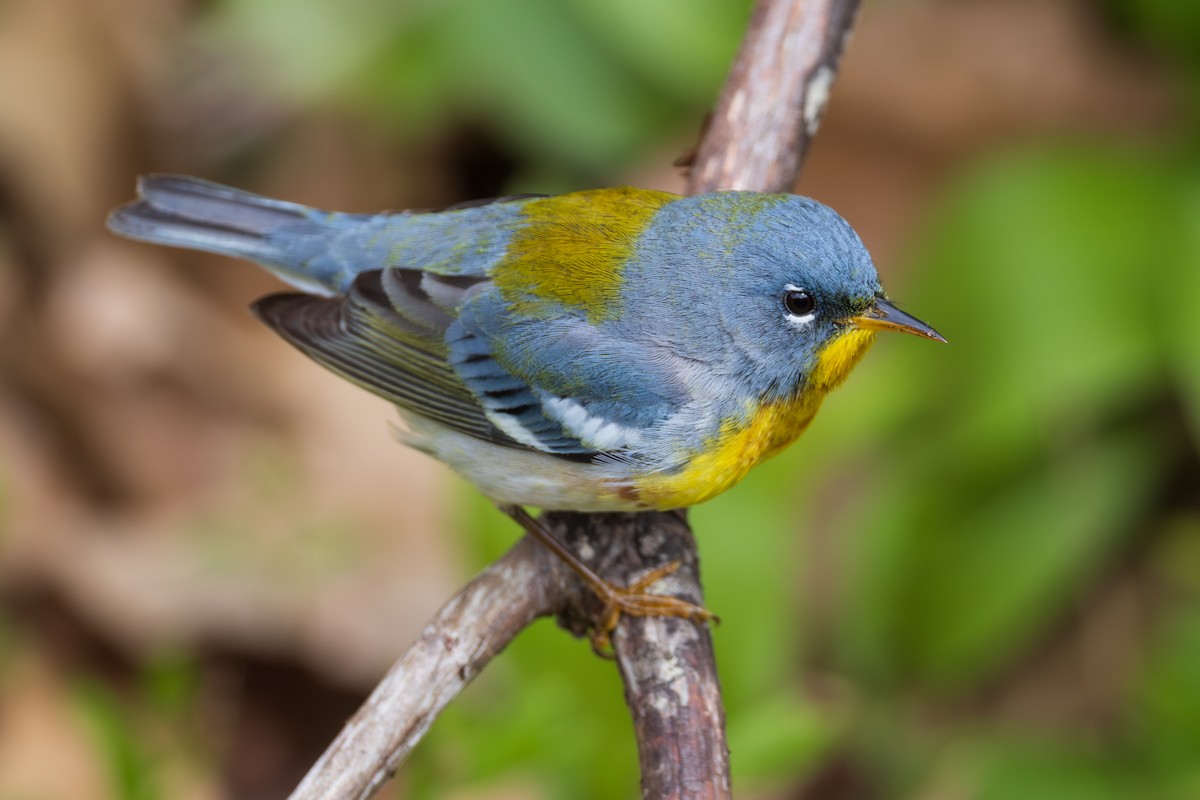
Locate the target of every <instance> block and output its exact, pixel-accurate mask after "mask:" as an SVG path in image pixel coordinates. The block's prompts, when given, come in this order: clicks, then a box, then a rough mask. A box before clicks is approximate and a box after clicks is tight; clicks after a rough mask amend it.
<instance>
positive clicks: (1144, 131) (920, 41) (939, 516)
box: [0, 0, 1200, 800]
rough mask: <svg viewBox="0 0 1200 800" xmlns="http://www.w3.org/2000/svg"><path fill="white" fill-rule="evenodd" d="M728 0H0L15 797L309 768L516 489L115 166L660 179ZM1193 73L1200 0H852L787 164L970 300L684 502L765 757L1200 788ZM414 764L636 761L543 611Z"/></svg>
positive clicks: (810, 770)
mask: <svg viewBox="0 0 1200 800" xmlns="http://www.w3.org/2000/svg"><path fill="white" fill-rule="evenodd" d="M747 15H748V4H747V2H745V0H740V1H739V2H732V3H731V2H728V0H657V1H656V2H650V3H647V2H642V0H506V2H488V1H487V0H475V1H471V0H440V1H439V0H341V1H340V2H336V3H334V2H329V1H328V0H206V1H203V2H202V1H201V0H193V1H191V2H188V1H187V0H0V798H2V799H3V800H57V798H120V799H122V800H149V799H150V798H167V797H170V798H185V799H187V800H191V799H193V798H194V799H196V800H201V799H205V800H206V799H207V798H270V797H280V796H283V795H284V794H285V793H286V792H287V791H288V790H289V789H290V788H291V787H292V785H293V784H294V782H295V781H296V780H297V779H298V778H299V776H300V775H301V774H303V772H304V770H305V768H306V767H307V765H308V764H309V763H310V762H311V761H312V759H313V758H315V756H316V755H317V754H318V753H319V752H320V750H321V749H322V747H323V746H324V745H325V743H327V742H328V741H329V740H330V739H331V737H332V736H333V735H334V734H335V733H336V731H337V729H338V727H339V726H340V723H341V722H342V720H343V719H344V718H345V717H346V716H347V715H348V714H350V713H351V712H352V711H353V709H354V708H355V707H356V706H357V705H358V703H359V702H360V701H361V699H362V698H363V697H364V696H365V694H366V693H367V692H368V691H369V689H370V687H371V686H372V684H373V682H374V681H375V680H376V679H377V678H378V676H379V675H380V674H381V673H382V672H383V671H384V670H385V669H386V667H387V666H388V665H389V664H390V662H391V660H392V659H393V658H394V657H395V656H396V655H397V654H398V653H399V652H401V650H402V649H403V648H404V647H405V645H406V643H407V642H408V641H409V640H410V639H411V637H412V636H413V635H414V633H415V632H416V631H417V630H418V629H419V627H420V625H421V624H422V621H423V620H424V619H425V618H426V617H427V616H428V615H429V614H430V613H431V612H432V611H433V610H434V609H435V608H436V607H437V606H438V605H440V603H441V602H442V601H443V600H444V599H445V598H447V597H448V596H449V595H450V594H451V593H452V592H453V591H454V590H455V588H456V586H457V585H459V584H460V583H462V582H463V581H464V580H466V579H467V578H468V577H469V576H470V575H472V574H473V573H474V572H475V571H477V570H479V569H480V568H482V567H483V566H484V565H485V564H487V563H488V562H489V560H490V559H492V558H494V557H495V556H496V555H498V554H499V553H500V552H502V551H503V550H504V549H505V548H506V547H508V546H509V545H510V544H511V543H512V542H513V541H514V540H515V539H516V536H517V532H516V531H515V529H514V527H513V526H512V525H511V524H510V523H508V522H507V521H506V520H504V519H503V518H501V517H499V516H498V515H497V514H496V513H495V512H493V511H492V510H490V509H489V508H488V507H487V505H486V503H484V502H483V501H481V500H480V499H478V498H477V497H476V496H475V495H474V493H473V492H472V491H471V490H470V489H469V488H468V487H465V486H464V485H462V484H461V483H460V482H458V481H457V480H456V479H455V478H453V476H451V475H449V474H448V473H447V472H446V471H445V470H444V469H442V468H441V467H439V466H438V465H436V464H433V463H431V462H430V461H428V460H427V459H425V458H424V457H422V456H420V455H417V454H414V453H411V452H408V451H406V450H405V449H403V448H402V447H400V446H399V445H397V444H396V443H394V442H393V441H392V437H391V435H390V433H389V427H388V426H389V424H391V423H392V422H393V421H394V419H395V418H394V414H393V413H392V412H391V410H390V409H389V408H387V407H386V405H385V404H384V403H383V402H381V401H379V400H377V399H375V398H373V397H371V396H369V395H367V394H366V393H363V392H361V391H360V390H358V389H355V388H354V387H351V386H349V385H347V384H344V383H342V382H340V381H339V380H338V379H337V378H335V377H333V376H332V375H330V374H328V373H326V372H324V371H323V370H322V369H320V368H319V367H317V366H315V365H313V364H311V363H310V362H308V361H306V360H305V359H304V358H303V357H301V356H300V355H299V354H297V353H295V352H294V351H292V350H290V349H289V348H288V347H287V346H286V345H284V344H283V343H282V342H280V341H278V340H276V339H274V338H273V336H272V335H271V334H270V333H269V332H268V331H266V330H265V329H264V328H262V327H261V326H259V325H258V324H257V323H255V322H254V320H253V319H251V317H250V316H249V314H248V313H247V312H246V305H247V304H248V303H249V302H250V301H251V300H252V299H254V298H256V297H258V296H260V295H262V294H265V293H267V292H270V291H272V290H275V289H277V288H279V287H278V285H277V284H275V283H274V282H273V281H272V279H270V278H269V277H268V276H266V275H265V274H263V273H261V272H259V271H256V270H255V269H253V268H252V267H250V266H249V265H245V264H238V263H234V262H230V261H225V260H222V259H219V258H215V257H208V256H203V255H198V254H191V253H183V252H174V251H167V250H164V249H156V248H152V247H148V246H142V245H138V244H134V243H130V242H124V241H119V240H116V239H115V238H113V237H112V236H110V235H108V234H107V233H106V232H105V231H104V229H103V227H102V222H103V218H104V214H105V213H106V211H107V210H108V209H109V208H110V207H112V206H113V205H115V204H116V203H118V202H121V201H123V200H126V199H128V198H129V197H130V196H131V194H132V190H133V180H134V176H135V175H136V174H138V173H142V172H147V171H178V172H186V173H191V174H196V175H201V176H204V177H207V178H210V179H214V180H219V181H224V182H228V183H233V184H237V185H239V186H242V187H245V188H249V189H252V190H256V191H259V192H263V193H266V194H271V195H276V196H282V197H286V198H288V199H293V200H299V201H304V202H308V203H312V204H317V205H322V206H325V207H333V208H339V209H344V210H364V211H365V210H376V209H379V208H406V207H438V206H442V205H446V204H449V203H453V202H456V201H461V200H466V199H471V198H476V197H484V196H491V195H496V194H502V193H507V192H515V191H542V192H557V191H564V190H570V189H575V188H582V187H588V186H597V185H612V184H618V183H623V182H628V183H633V184H637V185H642V186H647V187H654V188H663V189H680V188H681V187H682V182H683V181H682V175H681V172H680V170H679V169H677V168H674V167H672V166H671V163H672V161H674V160H675V159H676V157H677V156H679V155H681V154H682V153H684V152H686V151H687V150H688V149H689V148H690V147H691V146H692V145H693V144H694V142H695V141H696V137H697V132H698V129H699V127H700V124H701V120H702V118H703V115H704V113H705V112H706V110H707V109H708V108H709V107H710V105H711V103H712V101H713V100H714V98H715V96H716V94H717V91H718V89H719V86H720V82H721V80H722V78H723V76H724V73H725V70H726V69H727V66H728V64H729V62H730V59H731V58H732V56H733V53H734V52H735V49H736V47H737V43H738V39H739V37H740V35H741V31H742V28H743V26H744V24H745V20H746V18H747ZM1198 100H1200V4H1197V3H1195V2H1192V1H1191V0H1105V1H1104V2H1098V1H1093V2H1085V0H874V2H872V1H871V0H868V2H866V4H865V9H864V13H863V15H862V18H861V22H860V26H859V28H858V31H857V33H856V35H855V36H854V38H853V40H852V42H851V45H850V48H849V50H848V52H847V54H846V57H845V59H844V61H843V71H842V74H841V76H840V77H839V79H838V81H837V84H836V86H835V89H834V93H833V99H832V103H831V105H830V108H829V112H828V116H827V120H826V124H825V126H824V128H823V130H822V131H821V134H820V136H819V137H818V139H817V142H816V145H815V146H814V148H813V149H812V152H811V155H810V158H809V160H808V165H807V167H806V170H805V173H804V176H803V179H802V181H801V183H800V185H799V187H798V188H799V190H800V191H802V192H804V193H808V194H812V195H814V196H816V197H818V198H820V199H822V200H824V201H826V202H828V203H830V204H832V205H833V206H834V207H836V208H838V209H839V210H840V211H842V212H843V214H844V215H845V216H847V217H848V218H849V219H850V220H851V221H852V223H853V224H854V225H855V226H856V227H857V228H858V230H859V231H860V232H861V234H862V236H863V238H864V239H865V240H866V242H867V244H868V245H869V246H870V247H871V249H872V251H873V253H874V254H875V256H876V260H877V262H878V264H879V267H880V271H881V273H882V275H883V277H884V280H885V282H886V283H887V285H888V286H889V288H890V291H891V293H892V295H893V297H895V298H898V299H899V300H900V301H901V302H902V303H904V305H905V306H906V307H907V308H909V309H911V310H912V311H913V312H914V313H917V314H918V315H919V316H921V317H923V318H926V319H928V320H930V321H931V322H932V323H934V324H935V325H936V326H937V327H938V328H939V329H940V330H941V331H942V332H943V333H945V334H946V335H947V337H948V338H949V339H950V341H951V344H950V345H949V346H941V347H938V346H933V345H932V344H929V343H923V342H920V341H917V340H913V339H904V340H901V338H900V337H895V338H887V337H885V339H884V340H883V341H881V342H880V343H879V344H878V345H877V346H876V348H875V350H874V351H873V352H872V353H871V355H870V356H869V357H868V358H867V360H866V362H865V363H864V364H863V366H861V367H860V368H859V370H858V371H857V372H856V374H855V375H854V376H853V377H852V378H851V380H850V381H849V382H848V383H847V385H846V386H845V387H844V388H842V389H841V390H839V392H838V393H837V395H835V396H834V397H833V398H832V400H831V402H830V403H828V404H827V408H826V410H825V411H824V412H823V414H822V415H821V417H819V418H818V421H817V423H816V424H815V426H814V427H813V429H812V430H811V431H810V432H809V433H808V434H807V436H806V437H805V439H804V440H803V441H802V443H801V444H800V445H798V446H796V447H794V448H792V449H791V450H790V451H789V452H787V453H786V454H784V455H782V456H780V457H779V458H778V459H777V460H775V461H773V462H772V463H770V464H769V465H766V466H764V467H762V468H760V469H759V470H757V471H756V473H755V474H753V475H752V476H751V478H750V479H748V480H747V481H746V482H745V483H744V484H743V485H742V486H740V487H738V488H737V489H735V490H734V491H731V492H729V493H728V494H727V495H725V496H723V497H721V498H719V499H718V500H716V501H714V502H712V503H710V504H708V505H706V506H704V507H701V508H698V509H696V510H695V512H694V514H693V517H692V519H693V522H694V525H695V528H696V530H697V534H698V537H699V539H700V542H701V552H702V556H703V559H704V561H703V564H704V568H705V569H704V572H705V579H706V584H707V588H708V602H709V605H710V606H711V607H712V608H713V609H715V610H716V611H718V612H719V613H720V614H721V616H722V618H723V619H724V624H722V625H721V626H720V627H718V628H716V629H715V631H714V637H715V640H716V647H717V652H718V657H719V660H720V664H721V670H722V675H723V680H724V687H725V691H726V698H727V702H728V712H729V735H730V743H731V747H732V750H733V769H734V776H735V782H736V787H737V789H738V793H739V796H741V797H747V798H795V799H797V800H801V799H804V800H817V799H818V798H820V800H872V799H874V798H880V799H884V798H923V799H925V800H959V799H960V798H961V799H962V800H974V799H976V798H977V799H979V800H1018V799H1019V800H1031V799H1032V800H1036V799H1037V798H1053V799H1054V800H1101V799H1102V798H1104V799H1106V798H1113V799H1114V800H1116V799H1118V798H1120V799H1124V798H1133V797H1136V798H1164V799H1167V798H1171V799H1178V800H1185V799H1188V798H1191V799H1194V798H1197V797H1200V603H1198V599H1200V459H1198V454H1200V310H1198V303H1200V145H1198V144H1197V143H1198V142H1200V138H1198V134H1200V102H1198ZM699 288H702V287H699ZM697 289H698V287H690V286H689V287H681V290H680V299H681V309H680V312H681V313H686V303H687V300H686V298H687V297H688V295H689V294H690V293H691V292H693V291H696V290H697ZM387 792H388V794H385V796H391V797H397V798H435V797H436V798H455V799H456V800H464V799H466V798H484V797H487V798H496V797H499V798H514V799H516V798H585V799H587V798H596V799H597V800H599V799H600V798H628V797H635V796H637V767H636V760H635V753H634V747H633V742H632V736H631V726H630V723H629V720H628V716H627V712H626V709H625V708H624V705H623V702H622V698H621V691H620V686H619V682H618V680H617V677H616V674H615V671H614V670H613V668H612V666H611V665H610V664H608V663H605V662H602V661H599V660H597V659H595V658H594V657H593V656H592V655H591V653H590V651H589V648H588V645H587V643H586V642H583V641H578V640H574V639H572V638H570V637H569V636H568V635H567V634H565V633H564V632H562V631H560V630H557V629H556V628H555V627H554V625H553V624H552V623H551V622H548V621H547V622H542V623H539V624H538V625H536V626H535V627H534V628H532V629H531V630H529V631H527V632H526V634H524V635H523V636H522V637H521V638H520V639H519V640H518V641H517V642H516V644H515V645H514V646H513V647H512V648H511V649H510V650H509V651H508V652H507V653H505V654H504V655H503V656H502V657H501V658H500V659H499V660H498V661H496V662H495V663H494V664H493V665H492V667H491V668H490V669H489V670H488V671H487V672H486V673H485V674H484V675H483V676H482V677H481V678H480V679H479V680H478V681H477V682H476V683H475V685H473V686H472V687H471V688H470V689H469V691H467V692H466V694H465V695H464V696H463V697H462V698H461V699H460V700H459V701H458V702H457V703H456V704H455V705H454V706H453V707H452V709H451V710H450V711H449V713H447V714H446V716H445V717H444V718H442V719H441V720H439V721H438V722H437V724H436V725H435V726H434V728H433V730H432V732H431V734H430V736H429V738H428V739H427V740H426V741H425V742H424V743H423V744H422V745H421V746H420V748H419V749H418V750H417V752H416V754H415V755H414V756H413V758H412V759H411V761H410V762H409V763H408V764H407V765H406V766H405V767H404V768H403V769H402V771H401V772H400V774H399V775H398V776H397V778H396V779H395V780H394V781H393V782H392V784H391V785H390V787H389V788H388V789H387Z"/></svg>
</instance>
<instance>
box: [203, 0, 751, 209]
mask: <svg viewBox="0 0 1200 800" xmlns="http://www.w3.org/2000/svg"><path fill="white" fill-rule="evenodd" d="M748 9H749V3H748V2H746V1H745V0H739V2H734V3H730V2H723V1H722V0H669V1H667V2H656V3H651V4H646V3H639V2H635V0H618V1H614V0H565V1H561V2H547V1H546V0H507V1H506V2H503V3H480V2H474V1H473V0H421V1H418V2H409V3H405V4H402V5H400V6H397V4H395V3H392V2H387V1H386V0H352V2H343V3H337V4H331V3H328V2H324V0H222V2H221V4H220V8H219V13H218V14H217V15H216V16H215V17H214V19H213V21H212V27H211V29H210V35H212V36H214V37H216V38H217V39H218V40H219V41H220V42H221V43H222V45H227V44H228V43H229V42H230V41H232V42H240V43H242V44H243V45H244V46H246V47H248V48H250V49H251V50H252V51H254V52H256V53H258V54H259V57H260V58H261V62H262V63H263V64H267V65H270V68H269V69H264V71H263V72H262V73H261V79H262V80H263V81H264V83H265V84H266V85H268V86H270V87H271V88H272V89H274V90H276V91H278V92H282V93H283V94H284V95H285V96H291V97H293V98H295V99H297V100H301V101H303V100H306V99H307V100H311V99H313V98H314V97H319V98H322V99H327V98H329V97H336V98H339V99H340V100H342V101H343V102H346V103H348V104H351V105H354V106H356V107H358V108H362V109H368V110H369V113H370V116H371V117H373V118H375V119H376V120H378V121H380V122H382V123H384V124H386V125H389V126H391V127H392V129H393V133H394V134H396V135H402V134H408V135H419V134H428V133H429V132H430V131H431V130H436V129H437V128H438V127H439V126H444V125H446V124H448V123H449V122H450V121H451V120H453V119H456V118H463V117H466V118H468V119H474V120H475V121H477V122H478V123H480V124H483V125H485V126H486V127H488V128H489V129H490V130H491V131H492V132H494V133H495V134H496V135H498V136H500V137H501V138H502V139H503V141H504V143H505V144H506V145H508V146H509V147H511V148H512V149H513V151H514V152H515V153H517V154H518V155H519V156H520V157H521V158H522V160H524V161H527V162H529V163H530V164H531V166H532V167H533V168H534V169H535V174H536V181H537V185H536V187H535V188H536V190H537V191H543V192H545V191H551V190H553V188H554V187H547V186H546V185H545V183H546V182H547V181H550V182H561V183H562V184H563V186H564V187H566V188H570V182H571V181H578V180H586V178H587V177H592V178H593V179H599V178H600V177H601V176H603V175H605V174H607V173H608V171H609V170H610V169H611V167H612V165H614V164H621V163H627V162H629V161H630V160H632V159H634V158H636V157H638V156H639V155H641V154H642V153H644V152H645V149H646V146H647V145H648V144H650V143H653V142H654V141H656V140H662V139H663V137H664V135H665V134H667V133H679V132H680V131H681V130H689V129H693V130H694V126H695V119H696V116H697V115H698V114H701V113H703V112H704V111H705V110H706V109H707V108H708V107H709V106H710V105H711V103H712V101H713V100H714V99H715V97H716V92H717V89H718V88H719V86H720V82H721V79H722V78H723V76H724V73H725V70H726V68H727V66H728V64H729V62H730V60H731V59H732V57H733V53H734V51H735V49H736V47H737V45H738V42H739V40H740V38H741V31H742V30H743V28H744V27H745V20H746V18H747V16H748ZM285 20H286V23H285V22H284V21H285ZM561 170H565V173H564V172H561ZM521 188H523V187H521V186H517V187H515V189H514V190H519V189H521Z"/></svg>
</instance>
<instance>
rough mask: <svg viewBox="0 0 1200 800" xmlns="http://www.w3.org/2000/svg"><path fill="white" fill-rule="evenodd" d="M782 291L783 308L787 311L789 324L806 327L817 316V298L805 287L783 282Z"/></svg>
mask: <svg viewBox="0 0 1200 800" xmlns="http://www.w3.org/2000/svg"><path fill="white" fill-rule="evenodd" d="M783 289H784V292H783V308H784V311H786V312H787V321H788V323H789V324H792V325H795V326H797V327H800V328H806V327H808V326H809V325H811V324H812V321H813V320H814V319H816V317H817V300H816V298H815V297H813V295H812V293H811V292H809V291H808V290H807V289H801V288H800V287H799V286H793V285H792V284H790V283H788V284H785V285H784V287H783Z"/></svg>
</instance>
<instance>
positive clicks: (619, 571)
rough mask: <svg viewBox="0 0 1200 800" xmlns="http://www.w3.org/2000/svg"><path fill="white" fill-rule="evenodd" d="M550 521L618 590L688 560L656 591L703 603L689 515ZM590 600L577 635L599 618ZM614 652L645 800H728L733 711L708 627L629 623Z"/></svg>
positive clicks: (575, 620) (575, 617) (647, 620)
mask: <svg viewBox="0 0 1200 800" xmlns="http://www.w3.org/2000/svg"><path fill="white" fill-rule="evenodd" d="M543 520H544V521H545V522H546V523H547V524H549V525H550V526H552V527H551V530H553V531H554V533H555V535H557V536H559V537H560V538H561V539H562V541H563V542H565V543H566V544H567V546H569V547H570V548H571V549H572V551H573V552H575V553H576V554H577V555H579V556H580V558H581V559H583V560H584V561H585V563H587V565H588V566H589V567H591V568H592V569H593V570H595V571H596V572H597V573H598V574H599V575H600V576H602V577H603V578H605V579H606V580H608V581H611V582H613V583H617V584H620V585H629V584H630V583H632V582H633V581H634V580H636V579H637V578H638V577H640V576H642V575H644V574H646V573H647V572H649V571H650V570H652V569H654V568H656V567H660V566H663V565H664V564H670V563H675V562H677V563H679V565H680V568H679V569H678V570H677V571H676V572H675V573H673V574H672V575H670V576H669V577H667V578H664V579H663V580H661V581H659V582H658V583H657V584H655V587H654V590H655V591H658V592H662V593H665V594H670V595H673V596H675V597H680V598H682V599H684V600H688V601H690V602H692V603H696V604H702V603H703V601H704V597H703V593H702V591H701V588H700V573H699V563H698V555H697V550H696V540H695V539H694V538H692V532H691V530H689V529H688V525H687V522H686V521H685V519H684V515H683V514H682V513H667V514H661V513H645V514H568V513H554V514H546V515H545V516H544V517H543ZM586 600H587V601H588V604H587V605H585V607H584V608H582V609H578V610H575V611H573V612H572V613H571V614H570V615H569V616H568V617H567V618H566V619H564V624H566V625H567V626H568V627H571V628H572V629H574V630H576V631H582V630H583V629H584V627H585V626H586V625H587V624H589V622H590V620H592V619H595V611H596V609H595V605H596V603H595V601H594V598H592V597H591V596H590V595H587V596H586ZM580 611H582V614H580V613H579V612H580ZM613 649H614V651H615V653H616V658H617V664H618V667H619V668H620V671H621V678H622V680H623V681H624V683H625V702H626V703H627V705H628V706H629V710H630V712H631V713H632V715H633V727H634V733H635V735H636V737H637V744H638V761H639V763H640V764H641V769H642V796H643V797H653V798H662V797H667V798H669V797H689V798H692V797H695V798H727V797H729V796H730V794H729V747H728V745H727V744H726V743H725V710H724V708H723V707H722V705H721V687H720V683H719V682H718V680H717V665H716V659H715V657H714V656H713V649H712V637H711V636H710V635H709V631H708V628H707V627H706V626H703V625H698V624H696V623H694V622H690V621H688V620H683V619H678V618H672V617H625V618H623V619H622V620H621V623H620V624H619V625H618V626H617V630H616V635H615V637H614V639H613Z"/></svg>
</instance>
